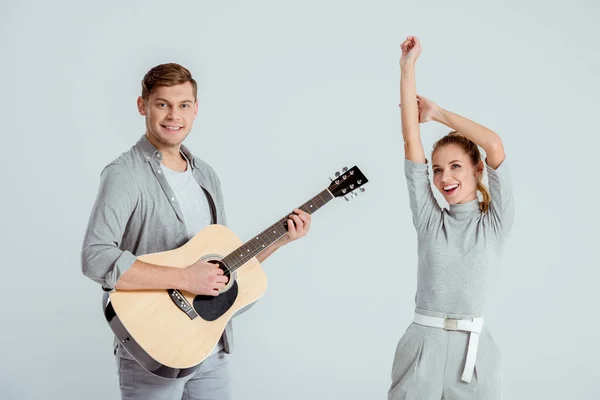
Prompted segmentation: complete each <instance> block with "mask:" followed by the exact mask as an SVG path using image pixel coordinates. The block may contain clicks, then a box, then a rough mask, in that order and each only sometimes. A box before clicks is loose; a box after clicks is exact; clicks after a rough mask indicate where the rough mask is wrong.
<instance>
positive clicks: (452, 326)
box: [444, 318, 458, 331]
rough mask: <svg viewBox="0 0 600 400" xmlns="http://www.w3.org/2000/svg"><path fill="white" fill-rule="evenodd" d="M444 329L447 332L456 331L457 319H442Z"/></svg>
mask: <svg viewBox="0 0 600 400" xmlns="http://www.w3.org/2000/svg"><path fill="white" fill-rule="evenodd" d="M444 329H445V330H447V331H456V330H458V319H456V318H445V319H444Z"/></svg>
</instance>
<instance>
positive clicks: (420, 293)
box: [388, 36, 514, 400]
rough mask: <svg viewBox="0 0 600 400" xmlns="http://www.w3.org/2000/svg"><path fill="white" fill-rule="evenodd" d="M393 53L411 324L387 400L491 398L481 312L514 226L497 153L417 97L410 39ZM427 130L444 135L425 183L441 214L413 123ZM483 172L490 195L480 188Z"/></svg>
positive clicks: (484, 133) (494, 375)
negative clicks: (412, 242)
mask: <svg viewBox="0 0 600 400" xmlns="http://www.w3.org/2000/svg"><path fill="white" fill-rule="evenodd" d="M401 48H402V56H401V58H400V70H401V77H400V99H401V107H400V109H401V118H402V135H403V137H404V151H405V175H406V179H407V184H408V192H409V199H410V208H411V210H412V217H413V224H414V227H415V229H416V232H417V238H418V260H419V261H418V273H417V294H416V298H415V301H416V309H415V316H414V320H413V323H412V324H410V326H409V327H408V329H407V330H406V332H405V334H404V335H403V336H402V337H401V338H400V341H399V343H398V346H397V349H396V354H395V357H394V364H393V368H392V384H391V387H390V389H389V394H388V398H389V400H400V399H419V400H426V399H436V400H438V399H442V398H444V399H446V400H448V399H499V398H501V390H502V381H501V375H500V351H499V348H498V347H497V346H496V344H495V343H494V341H493V340H492V337H491V336H490V333H489V331H488V330H487V329H486V327H485V326H484V324H483V309H484V302H485V298H486V294H487V289H488V286H489V284H490V283H491V277H492V274H493V272H495V270H496V269H497V268H498V265H499V261H500V256H501V252H502V248H503V246H504V242H505V239H506V237H507V234H508V233H509V231H510V229H511V225H512V221H513V212H514V202H513V195H512V188H511V182H510V176H509V173H508V167H507V162H506V160H505V154H504V148H503V145H502V141H501V140H500V137H499V136H498V135H497V134H496V133H494V132H492V131H491V130H489V129H488V128H486V127H484V126H481V125H479V124H477V123H475V122H473V121H470V120H468V119H466V118H463V117H461V116H459V115H456V114H454V113H451V112H449V111H447V110H444V109H442V108H440V107H439V106H438V105H437V104H435V103H433V102H432V101H430V100H428V99H425V98H424V97H421V96H418V95H417V94H416V90H415V63H416V60H417V58H418V57H419V54H420V52H421V46H420V43H419V40H418V39H417V38H415V37H413V36H411V37H408V38H407V39H406V40H405V41H404V43H402V46H401ZM427 121H437V122H439V123H442V124H444V125H446V126H448V127H449V128H450V129H452V132H450V133H449V134H448V135H446V136H445V137H443V138H442V139H440V140H439V141H437V142H436V143H435V145H434V146H433V152H432V155H431V164H432V165H431V166H432V173H433V183H434V186H435V187H436V188H437V190H438V191H439V192H440V193H441V194H442V196H443V197H444V199H445V200H446V201H447V202H448V205H449V206H448V208H447V209H445V208H441V207H440V206H439V205H438V203H437V201H436V199H435V197H434V194H433V191H432V188H431V184H430V181H429V170H428V167H429V166H428V160H427V159H426V158H425V152H424V150H423V145H422V143H421V138H420V132H419V126H420V125H419V123H424V122H427ZM478 146H480V147H481V148H482V149H483V150H484V151H485V153H486V156H487V157H486V158H485V160H484V159H482V157H481V154H480V152H479V147H478ZM484 163H485V164H486V165H487V174H488V181H489V192H488V190H487V189H486V187H485V186H484V185H483V183H482V175H483V172H484ZM478 192H481V195H482V199H481V200H480V199H479V198H478Z"/></svg>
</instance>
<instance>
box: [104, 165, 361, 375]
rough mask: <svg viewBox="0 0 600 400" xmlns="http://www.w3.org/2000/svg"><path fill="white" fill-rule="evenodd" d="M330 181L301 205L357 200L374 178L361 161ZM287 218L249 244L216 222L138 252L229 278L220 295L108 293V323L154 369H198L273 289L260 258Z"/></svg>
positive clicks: (148, 258) (145, 257)
mask: <svg viewBox="0 0 600 400" xmlns="http://www.w3.org/2000/svg"><path fill="white" fill-rule="evenodd" d="M330 179H331V183H330V185H329V186H328V187H327V188H326V189H324V190H323V191H321V192H320V193H319V194H317V195H316V196H314V197H313V198H311V199H310V200H308V201H307V202H306V203H304V204H303V205H301V206H300V207H298V208H300V209H301V210H304V211H306V212H307V213H309V214H313V213H314V212H315V211H317V210H318V209H320V208H321V207H323V206H324V205H325V204H327V203H329V201H331V200H332V199H334V198H340V197H343V198H345V199H346V200H349V198H348V196H351V197H355V196H356V195H357V193H358V192H357V190H360V191H364V190H365V189H364V188H363V186H364V185H365V184H366V183H367V182H368V180H367V178H366V177H365V175H364V174H363V173H362V172H361V171H360V170H359V169H358V168H357V167H356V166H355V167H353V168H351V169H347V168H345V167H344V168H343V169H342V172H341V173H340V172H336V174H335V178H334V179H332V178H330ZM287 219H288V215H286V216H285V217H283V218H281V219H280V220H279V221H277V222H275V223H274V224H273V225H271V226H269V227H268V228H267V229H265V230H264V231H262V232H260V233H259V234H258V235H256V236H254V237H252V239H250V240H248V241H247V242H246V243H243V242H242V241H241V240H240V239H239V238H238V237H237V236H236V235H235V234H234V233H233V232H232V231H231V230H230V229H229V228H227V227H225V226H223V225H218V224H214V225H209V226H207V227H206V228H204V229H203V230H201V231H200V232H198V234H196V235H195V236H194V237H193V238H191V239H190V240H189V241H188V242H187V243H186V244H184V245H183V246H181V247H179V248H176V249H173V250H170V251H164V252H159V253H151V254H146V255H141V256H138V259H139V260H141V261H144V262H147V263H151V264H155V265H164V266H170V267H174V268H185V267H188V266H189V265H192V264H193V263H195V262H196V261H197V260H199V259H202V260H204V261H206V262H212V263H216V264H218V265H219V267H220V268H221V269H222V270H223V272H224V274H225V275H226V276H227V277H228V278H229V280H228V282H227V285H226V287H225V288H223V289H221V291H220V293H219V294H218V295H217V296H208V295H194V294H192V293H188V292H185V291H183V290H176V289H168V290H116V291H113V292H109V293H108V292H107V293H104V296H103V299H102V300H103V311H104V316H105V318H106V321H107V322H108V325H109V326H110V328H111V329H112V331H113V333H114V334H115V336H116V337H117V339H118V340H119V341H120V343H121V344H122V346H123V347H124V348H125V349H126V350H127V352H128V353H129V354H130V355H131V356H132V357H133V358H134V359H135V360H136V361H137V362H138V363H139V364H140V365H141V366H142V367H143V368H144V369H146V370H147V371H149V372H150V373H152V374H154V375H157V376H160V377H163V378H169V379H177V378H182V377H184V376H187V375H189V374H192V373H194V372H195V371H196V370H197V369H198V368H199V365H200V363H201V362H202V361H204V359H206V358H207V357H208V356H209V355H210V354H211V353H212V351H213V349H214V348H215V346H216V345H217V343H218V341H219V339H220V338H221V335H222V334H223V331H224V330H225V327H226V325H227V323H228V322H229V321H230V320H231V318H233V317H234V316H235V315H237V314H239V313H241V312H243V311H244V310H245V309H246V308H247V307H249V306H250V305H251V304H252V303H254V302H255V301H257V300H258V299H259V298H260V297H261V296H262V295H263V294H264V292H265V291H266V288H267V276H266V274H265V272H264V271H263V269H262V266H261V265H260V263H259V262H258V260H257V259H256V255H258V254H259V253H261V252H262V251H263V250H265V249H266V248H267V247H269V246H270V245H271V244H273V243H275V242H276V241H277V240H278V239H280V238H281V237H282V236H284V235H285V234H286V233H287V226H286V225H287V222H286V221H287Z"/></svg>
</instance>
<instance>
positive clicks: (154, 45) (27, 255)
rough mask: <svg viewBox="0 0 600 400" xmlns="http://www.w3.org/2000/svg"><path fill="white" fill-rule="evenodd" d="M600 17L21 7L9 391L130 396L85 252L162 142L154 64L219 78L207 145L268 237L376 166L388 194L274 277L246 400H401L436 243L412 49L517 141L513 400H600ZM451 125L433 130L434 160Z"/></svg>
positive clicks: (568, 8) (208, 157)
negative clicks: (156, 125) (419, 155)
mask: <svg viewBox="0 0 600 400" xmlns="http://www.w3.org/2000/svg"><path fill="white" fill-rule="evenodd" d="M599 18H600V5H599V3H597V2H593V1H584V0H579V1H570V2H559V1H553V2H548V1H532V0H528V1H526V2H525V1H512V2H504V3H502V4H501V2H493V3H491V2H479V1H468V2H467V1H459V2H448V1H429V2H402V1H391V0H390V1H368V2H367V1H324V0H319V1H315V0H305V1H303V2H291V1H275V0H271V1H267V0H255V1H251V2H246V1H228V2H208V1H170V2H165V1H160V2H159V1H148V0H145V1H94V2H90V1H77V2H76V1H72V2H68V1H52V2H46V1H35V2H33V1H16V0H15V1H7V0H2V2H1V3H0V50H1V52H2V62H0V80H1V82H2V84H1V88H2V91H1V94H2V95H1V96H0V121H1V123H2V128H1V137H2V157H1V158H2V169H1V179H2V185H1V187H2V189H1V190H2V195H1V196H0V202H1V208H0V209H1V210H2V219H1V224H2V240H1V242H0V246H1V254H2V259H1V260H2V261H1V262H2V270H1V273H2V275H1V276H2V291H0V296H1V300H2V317H1V318H0V398H2V399H9V400H13V399H14V400H17V399H61V400H67V399H89V400H92V399H116V398H119V394H118V393H119V392H118V381H117V375H116V372H115V362H114V358H113V354H112V350H111V346H112V333H111V332H110V329H109V327H108V325H107V324H106V322H105V320H104V317H103V315H102V312H101V295H102V293H101V290H100V287H99V286H98V285H97V284H96V283H94V282H92V281H91V280H89V279H88V278H86V277H84V276H83V275H82V273H81V269H80V249H81V243H82V238H83V233H84V230H85V227H86V224H87V220H88V216H89V212H90V210H91V207H92V204H93V201H94V199H95V196H96V191H97V188H98V183H99V174H100V171H101V170H102V168H103V167H104V166H105V165H106V164H107V163H108V162H110V161H111V160H113V159H114V158H116V157H117V156H119V155H120V154H121V153H122V152H124V151H127V150H128V149H129V148H130V147H131V146H132V145H133V144H134V143H135V141H136V140H137V139H138V138H139V137H140V136H141V135H142V134H143V133H144V120H143V117H141V116H139V115H138V113H137V110H136V103H135V102H136V97H137V96H138V95H139V93H140V81H141V79H142V77H143V75H144V74H145V72H146V71H147V70H148V69H149V68H151V67H152V66H154V65H156V64H159V63H163V62H178V63H181V64H183V65H184V66H186V67H188V68H189V69H190V70H191V71H192V73H193V74H194V77H195V78H196V79H197V80H198V82H199V103H200V105H199V115H198V118H197V120H196V122H195V125H194V127H193V130H192V133H191V134H190V136H189V138H188V139H187V140H186V142H185V144H186V145H188V146H189V147H190V148H191V149H192V150H193V151H194V152H195V153H196V154H197V155H198V156H200V157H201V158H203V159H204V160H205V161H207V162H208V163H209V164H211V165H212V166H213V167H214V169H215V170H216V171H217V173H218V174H219V176H220V178H221V181H222V184H223V190H224V194H225V202H226V210H227V215H228V220H229V226H230V228H231V229H232V230H234V231H235V232H236V234H237V235H238V236H239V237H240V238H242V239H244V240H247V239H249V238H250V237H252V235H254V234H256V233H258V232H260V231H262V230H263V229H264V228H266V227H267V226H268V225H270V224H271V223H273V222H275V221H276V220H277V219H279V218H280V217H282V216H284V215H285V214H286V213H288V212H289V211H290V210H291V209H292V208H293V207H296V206H298V205H300V204H302V203H303V202H304V201H306V200H308V199H309V198H310V197H312V196H313V195H314V194H316V193H318V192H320V191H321V190H323V189H324V188H325V187H327V185H328V184H329V177H332V176H333V174H334V173H335V172H336V171H339V170H340V169H341V168H342V167H344V166H347V167H352V166H354V165H357V166H358V167H359V168H360V169H361V170H362V171H363V172H364V173H365V174H366V176H367V178H368V179H369V180H370V182H369V183H368V184H367V185H366V192H365V193H361V194H360V195H359V196H358V197H357V198H355V199H353V200H352V201H350V202H346V201H344V200H343V199H336V200H335V201H332V202H331V203H329V204H328V205H327V206H326V207H324V208H323V209H321V210H319V211H318V212H317V213H315V214H314V215H313V223H312V229H311V232H310V233H309V235H308V236H307V237H305V238H303V239H302V240H299V241H297V242H294V243H293V244H291V245H289V246H287V247H284V248H283V249H281V250H279V251H278V252H276V253H275V254H274V255H273V256H272V257H271V258H269V259H268V260H267V261H266V262H265V263H264V265H263V266H264V268H265V271H266V272H267V274H268V277H269V287H268V290H267V292H266V294H265V296H264V297H263V298H262V299H261V300H260V301H259V302H258V303H257V304H256V305H255V306H254V307H253V308H252V309H251V311H249V312H247V313H245V314H243V315H241V316H239V318H236V319H235V321H234V330H235V343H236V347H235V349H234V353H233V355H232V357H231V364H232V373H233V376H234V380H233V393H234V398H236V399H247V400H253V399H261V400H263V399H286V400H295V399H308V398H310V399H332V398H335V399H348V400H349V399H385V398H386V395H387V390H388V387H389V384H390V371H391V365H392V359H393V355H394V351H395V346H396V343H397V341H398V340H399V339H400V337H401V336H402V334H403V333H404V331H405V329H406V327H407V326H408V324H409V323H410V321H411V318H412V313H413V310H414V293H415V285H416V281H415V277H416V265H417V258H416V236H415V232H414V228H413V226H412V222H411V216H410V209H409V205H408V195H407V189H406V181H405V178H404V170H403V146H402V143H403V142H402V138H401V133H400V132H401V131H400V120H399V109H398V101H399V93H398V88H399V73H398V72H399V68H398V60H399V56H400V49H399V45H400V43H401V42H402V40H403V39H404V38H405V37H406V36H408V35H416V36H418V37H419V38H420V39H421V42H422V46H423V51H422V55H421V58H420V59H419V61H418V63H417V91H418V93H419V94H421V95H423V96H425V97H429V98H431V99H432V100H434V101H435V102H437V103H438V104H439V105H440V106H442V107H444V108H446V109H448V110H450V111H453V112H456V113H458V114H461V115H463V116H466V117H468V118H471V119H474V120H476V121H478V122H480V123H483V124H484V125H486V126H488V127H490V128H491V129H493V130H495V131H496V132H498V133H499V134H500V135H501V137H502V139H503V140H504V144H505V148H506V152H507V155H508V157H509V158H510V165H511V171H512V176H513V184H514V194H515V201H516V221H515V224H514V228H513V231H512V234H511V238H510V240H509V244H508V246H507V248H506V253H505V256H504V259H503V263H502V268H501V270H500V271H499V273H498V280H497V281H496V283H495V285H494V287H493V290H492V291H491V292H490V294H489V298H488V303H487V306H486V311H485V316H486V323H487V324H488V327H489V328H490V330H491V332H492V334H493V336H494V338H495V340H496V342H497V343H498V345H499V346H500V348H501V350H502V355H503V358H502V363H503V374H504V375H503V376H504V396H505V398H506V399H511V400H519V399H545V400H551V399H561V400H562V399H566V398H568V399H597V398H599V397H600V389H599V388H598V384H597V378H598V376H599V374H600V368H599V367H598V357H599V356H600V346H599V344H598V332H599V328H600V324H599V323H598V318H597V311H598V309H599V306H600V302H599V297H598V285H597V282H598V279H599V278H600V274H599V273H598V267H599V263H598V256H597V251H598V249H599V247H598V246H599V245H598V239H599V237H600V235H598V231H597V226H598V222H600V221H599V220H598V212H597V208H596V207H597V204H598V198H599V197H598V185H599V184H600V180H599V177H600V175H599V172H598V171H599V170H600V169H599V168H600V167H599V162H598V161H597V155H598V151H600V140H599V139H598V135H599V131H598V128H597V116H596V111H597V108H598V106H599V105H600V104H599V101H598V91H599V90H600V79H599V77H598V70H599V69H600V52H599V51H598V44H597V42H598V39H600V35H599V33H600V30H599V28H598V25H597V23H598V19H599ZM448 131H449V129H448V128H446V127H444V126H442V125H439V124H436V123H428V124H426V125H422V137H423V141H424V145H425V148H426V151H427V152H428V154H429V153H430V150H431V145H432V143H433V142H434V140H436V139H438V138H439V137H440V136H442V135H444V134H445V133H447V132H448Z"/></svg>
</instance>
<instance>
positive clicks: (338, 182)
mask: <svg viewBox="0 0 600 400" xmlns="http://www.w3.org/2000/svg"><path fill="white" fill-rule="evenodd" d="M329 179H331V178H329ZM368 181H369V180H368V179H367V177H366V176H365V175H364V174H363V173H362V172H361V171H360V169H358V167H356V166H354V167H352V168H350V169H348V168H346V167H344V168H342V172H336V173H335V178H334V179H331V184H330V185H329V187H328V188H327V189H328V190H329V191H330V192H331V194H332V195H333V196H334V197H343V198H345V199H346V200H350V199H348V197H346V196H347V195H351V196H352V197H356V196H358V193H357V190H359V189H360V191H361V192H364V191H365V188H363V186H364V185H365V184H366V183H367V182H368Z"/></svg>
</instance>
